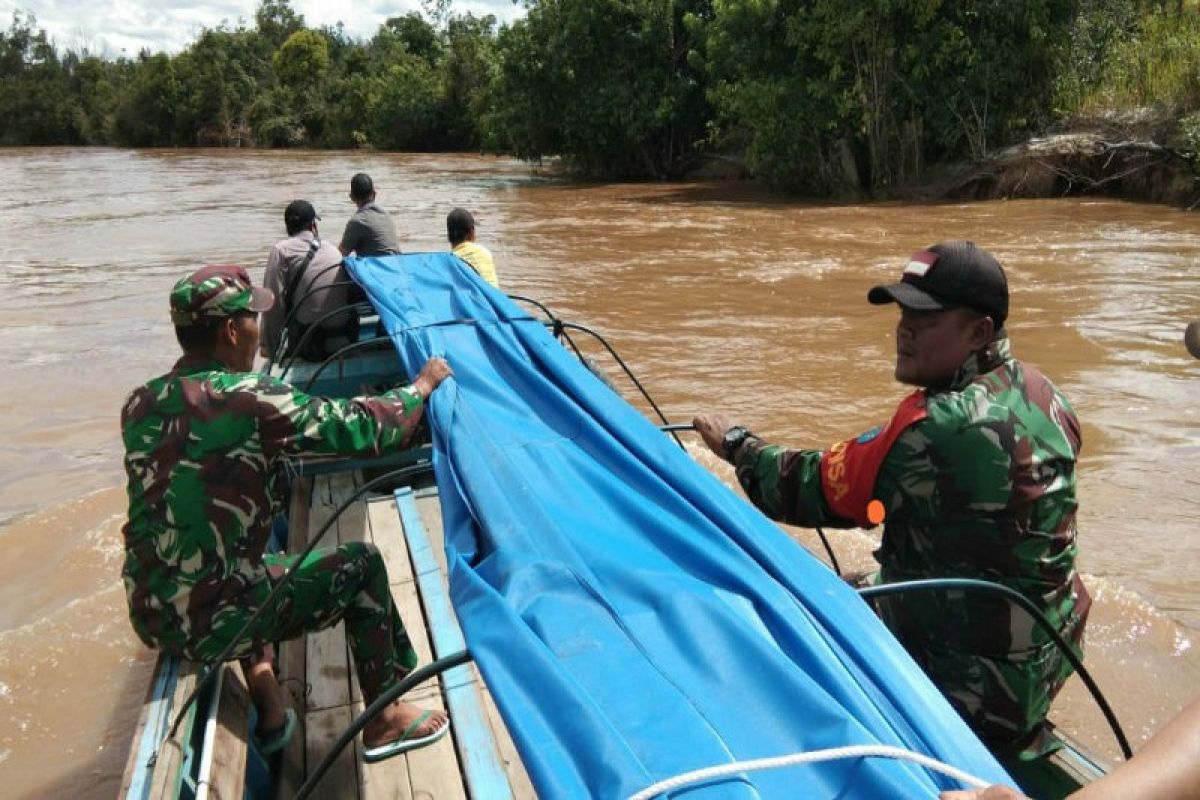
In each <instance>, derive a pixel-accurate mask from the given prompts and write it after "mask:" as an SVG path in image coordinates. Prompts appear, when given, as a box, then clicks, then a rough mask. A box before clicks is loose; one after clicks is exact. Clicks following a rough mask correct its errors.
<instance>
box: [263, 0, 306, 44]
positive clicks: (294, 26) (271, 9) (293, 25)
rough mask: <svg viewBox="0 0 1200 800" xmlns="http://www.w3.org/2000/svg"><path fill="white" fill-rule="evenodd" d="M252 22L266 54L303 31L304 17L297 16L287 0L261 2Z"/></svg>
mask: <svg viewBox="0 0 1200 800" xmlns="http://www.w3.org/2000/svg"><path fill="white" fill-rule="evenodd" d="M254 22H255V26H256V28H257V30H258V34H259V36H260V37H261V39H262V43H263V46H264V47H265V48H266V52H268V53H270V52H274V51H275V50H277V49H278V48H279V47H280V46H281V45H282V44H283V43H284V42H286V41H287V39H288V37H289V36H291V35H293V34H295V33H297V32H298V31H302V30H304V15H303V14H297V13H296V12H295V10H293V9H292V6H291V4H290V3H289V2H288V0H262V1H261V2H260V3H259V4H258V10H257V11H255V12H254Z"/></svg>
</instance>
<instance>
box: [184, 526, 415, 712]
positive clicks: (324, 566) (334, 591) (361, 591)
mask: <svg viewBox="0 0 1200 800" xmlns="http://www.w3.org/2000/svg"><path fill="white" fill-rule="evenodd" d="M263 562H264V564H265V565H266V567H267V572H268V574H269V575H270V576H271V578H272V580H271V581H270V582H266V581H264V582H263V583H261V584H258V585H255V586H252V587H250V592H249V594H250V596H251V597H252V598H253V608H246V607H242V606H240V605H231V606H227V607H225V608H222V609H221V611H220V612H219V613H218V614H217V615H216V616H215V617H214V619H213V625H212V627H211V629H210V630H209V631H208V632H207V633H206V634H205V635H203V636H200V637H194V638H193V639H191V640H190V641H189V642H188V648H187V649H188V651H190V652H188V653H187V655H188V657H190V658H194V659H196V660H201V661H208V660H211V659H213V658H216V657H217V656H219V655H220V653H221V651H222V650H223V649H224V648H225V646H226V645H228V644H229V639H230V637H232V636H233V635H235V634H236V633H237V632H238V631H239V630H240V629H241V628H242V626H243V625H244V624H245V623H246V621H247V620H248V619H249V618H250V615H251V614H252V613H253V610H254V608H257V607H258V606H260V605H261V604H262V603H263V602H264V601H265V600H266V598H267V595H268V594H269V593H270V592H271V590H272V588H273V586H274V585H275V584H276V583H277V582H278V579H279V578H281V577H282V576H283V574H284V572H285V571H286V572H288V573H290V574H291V576H292V577H291V578H290V580H289V581H288V582H287V584H286V585H285V586H284V587H283V590H282V592H281V593H280V594H279V595H278V596H277V597H276V598H275V600H274V601H272V602H273V603H274V610H273V611H268V612H267V613H265V614H264V615H263V616H262V617H261V618H260V619H259V620H258V622H256V623H255V626H254V628H253V629H252V632H251V633H250V634H248V635H247V637H245V638H244V640H243V644H241V645H239V646H238V647H236V648H235V649H234V651H233V653H232V654H231V655H230V658H244V657H246V656H249V655H251V654H253V653H254V652H255V651H256V650H257V649H258V648H259V647H260V646H261V644H262V643H265V642H280V641H286V640H288V639H295V638H297V637H300V636H303V635H304V634H305V633H312V632H313V631H320V630H324V629H325V628H329V627H332V626H333V625H336V624H337V623H338V622H342V621H344V622H345V623H346V639H347V641H348V643H349V645H350V652H351V654H352V655H353V656H354V666H355V669H356V670H357V671H358V682H359V685H360V686H361V687H362V692H363V698H364V699H365V700H366V702H367V703H368V704H369V703H371V702H372V701H373V700H374V699H375V698H376V697H378V696H379V695H380V694H382V693H383V692H385V691H387V690H388V689H390V688H391V687H392V686H394V685H395V684H396V683H398V682H399V681H400V680H401V679H402V678H403V677H404V676H405V675H407V674H408V673H409V672H411V671H412V670H413V668H414V667H416V665H417V654H416V651H415V650H413V647H412V642H411V641H410V640H409V638H408V634H407V632H405V630H404V624H403V622H401V620H400V614H399V612H397V611H396V607H395V604H394V603H393V602H392V593H391V589H390V587H389V586H388V577H387V568H386V567H385V566H384V563H383V557H382V556H381V555H380V554H379V550H377V549H376V548H375V546H374V545H371V544H366V543H363V542H349V543H346V544H342V545H339V546H337V547H330V548H317V549H315V550H313V551H312V552H311V553H309V554H308V556H307V557H306V558H305V559H304V561H303V562H302V563H301V562H300V561H299V558H298V556H285V555H270V554H268V555H266V556H264V557H263Z"/></svg>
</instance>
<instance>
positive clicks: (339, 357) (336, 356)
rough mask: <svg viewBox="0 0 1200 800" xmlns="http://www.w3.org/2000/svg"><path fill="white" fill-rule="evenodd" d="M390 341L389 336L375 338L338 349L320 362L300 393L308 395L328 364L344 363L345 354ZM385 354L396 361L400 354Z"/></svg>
mask: <svg viewBox="0 0 1200 800" xmlns="http://www.w3.org/2000/svg"><path fill="white" fill-rule="evenodd" d="M390 340H391V337H389V336H376V337H374V338H371V339H360V340H359V341H357V342H351V343H350V344H348V345H345V346H343V347H339V348H338V349H337V350H335V351H334V352H333V353H331V354H330V355H328V356H327V357H326V358H325V360H324V361H322V362H321V366H319V367H317V368H316V370H315V371H314V372H313V374H312V375H310V376H309V378H308V380H307V381H305V382H304V386H303V387H301V389H300V391H302V392H304V393H305V394H308V391H309V390H310V389H312V386H313V384H314V383H316V382H317V378H319V377H321V374H322V373H323V372H325V368H326V367H328V366H329V365H330V364H332V363H333V362H335V361H344V360H345V356H346V354H348V353H350V352H351V351H353V350H358V349H361V348H365V347H369V346H371V345H373V344H378V343H379V342H387V341H390ZM387 352H390V353H391V354H392V355H394V356H396V360H397V361H399V360H400V354H399V353H397V352H396V351H395V350H389V351H387Z"/></svg>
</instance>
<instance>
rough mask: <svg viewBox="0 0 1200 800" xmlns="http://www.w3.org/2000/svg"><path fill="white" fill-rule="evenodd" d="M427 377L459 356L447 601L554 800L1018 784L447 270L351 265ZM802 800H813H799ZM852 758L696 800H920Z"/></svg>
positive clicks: (840, 602)
mask: <svg viewBox="0 0 1200 800" xmlns="http://www.w3.org/2000/svg"><path fill="white" fill-rule="evenodd" d="M349 263H350V266H351V271H352V272H353V274H354V276H355V279H356V280H357V281H358V282H359V283H360V284H362V285H363V286H364V287H365V288H366V290H367V293H368V295H369V296H370V298H371V301H372V303H374V305H375V307H376V308H377V309H378V310H379V313H380V317H381V319H382V320H383V322H384V325H385V326H386V328H387V330H388V332H389V333H390V334H391V336H392V338H393V341H394V342H395V345H396V347H397V349H398V351H399V352H400V354H401V359H402V360H403V362H404V364H405V366H406V368H407V369H408V370H409V371H410V373H412V374H415V372H416V370H418V369H419V368H420V366H421V365H422V364H423V363H424V362H425V360H426V359H427V358H428V357H430V356H433V355H442V356H445V357H446V358H447V359H448V360H449V362H450V364H451V366H452V367H453V369H454V371H455V377H454V379H452V380H450V381H447V382H446V384H444V386H443V387H442V388H441V389H439V390H438V391H437V392H435V393H434V395H433V397H432V398H431V402H430V406H429V409H428V412H427V413H428V414H429V417H430V421H431V425H432V427H433V430H434V467H435V470H436V477H437V482H438V488H439V493H440V498H441V503H442V511H443V522H444V525H445V541H446V556H447V563H448V564H449V572H450V576H449V577H450V592H451V597H452V600H453V603H454V607H455V611H456V613H457V614H458V618H459V621H460V624H461V626H462V629H463V633H464V635H465V637H466V640H467V643H468V646H469V647H470V648H471V651H472V653H473V654H474V656H475V659H476V662H477V663H478V665H479V668H480V669H481V670H482V672H483V674H484V677H485V679H486V680H487V683H488V685H489V687H490V689H491V692H492V694H493V697H494V698H495V700H496V702H497V705H498V706H499V708H500V711H501V713H502V714H503V716H504V718H505V720H506V722H507V723H508V726H509V729H510V731H511V733H512V735H513V739H514V741H515V742H516V744H517V747H518V749H519V750H520V752H521V757H522V759H523V760H524V762H525V766H526V768H527V770H528V771H529V774H530V777H531V779H532V780H533V782H534V785H535V787H536V789H537V791H538V793H539V795H540V796H541V797H544V798H575V797H580V798H583V797H600V798H618V797H627V796H629V795H631V794H633V793H635V792H637V791H639V790H641V789H643V788H645V787H646V786H648V785H650V784H652V783H654V782H656V781H659V780H662V779H664V778H668V777H672V776H674V775H676V774H678V773H681V772H686V771H689V770H693V769H698V768H703V767H708V766H713V765H717V764H724V763H729V762H731V761H735V760H746V759H757V758H767V757H773V756H781V755H787V754H790V753H794V752H798V751H808V750H817V749H824V748H830V747H841V746H846V745H854V744H886V745H893V746H898V747H904V748H907V749H910V750H914V751H917V752H919V753H923V754H925V755H929V756H932V757H934V758H937V759H939V760H942V761H945V762H947V763H949V764H951V765H953V766H956V767H958V768H960V769H963V770H965V771H967V772H969V773H971V774H974V775H976V776H978V777H980V778H983V779H984V780H988V781H994V782H1011V781H1010V780H1009V779H1008V777H1007V776H1006V775H1005V773H1004V772H1003V770H1002V769H1001V768H1000V767H999V765H997V763H996V762H995V761H994V759H993V758H992V757H991V756H990V755H989V754H988V752H987V751H986V750H985V749H984V748H983V746H982V745H981V744H980V743H979V741H978V740H977V739H976V738H975V736H974V735H973V734H972V733H971V732H970V731H969V730H968V729H967V727H966V726H965V725H964V724H963V723H962V721H961V720H960V719H959V718H958V716H957V715H956V714H955V713H954V712H953V711H952V710H951V708H950V707H949V705H947V703H946V702H945V700H944V699H943V698H942V697H941V696H940V695H939V694H938V692H937V690H936V689H935V688H934V687H933V686H932V685H931V684H930V683H929V681H928V680H927V679H926V678H925V676H924V675H923V674H922V673H921V672H920V670H919V669H918V668H917V667H916V665H915V664H914V663H913V662H912V661H911V660H910V659H909V658H908V656H907V654H906V653H905V652H904V651H903V649H902V648H901V647H900V646H899V645H898V644H897V643H896V642H895V640H894V639H893V638H892V637H891V635H890V634H889V633H888V632H887V630H886V629H885V628H884V627H883V625H882V624H881V623H880V622H879V621H878V619H877V618H876V617H875V616H874V615H873V614H872V613H871V611H870V609H869V608H868V607H867V606H866V604H865V603H863V602H862V601H861V600H860V599H859V598H858V596H857V595H856V594H855V593H854V592H853V591H852V590H851V589H850V588H849V587H847V586H846V585H845V584H844V583H843V582H842V581H841V580H840V579H839V578H837V577H836V576H835V575H834V574H833V573H831V572H830V571H829V570H828V569H827V568H826V567H825V566H824V565H822V564H821V563H820V562H819V561H817V560H816V559H815V558H813V557H812V556H810V555H809V554H808V553H807V552H806V551H805V550H804V549H803V548H801V547H800V546H798V545H797V544H796V543H795V542H793V541H792V540H791V539H789V538H788V536H787V535H786V534H785V533H784V532H782V531H781V530H780V529H779V528H778V527H777V526H776V525H774V524H773V523H772V522H770V521H769V520H767V519H766V518H765V517H763V516H762V515H761V514H760V513H759V512H758V511H756V510H755V509H754V508H752V507H751V506H750V505H749V504H748V503H747V502H746V501H745V499H744V498H742V497H740V496H738V495H737V494H736V493H735V492H733V491H731V490H730V489H729V488H728V487H726V486H725V485H724V484H722V483H721V482H720V481H718V480H717V479H716V478H715V477H714V476H712V475H711V474H710V473H709V472H707V471H706V470H705V469H704V468H703V467H701V466H700V465H698V464H697V463H696V462H695V461H693V460H692V458H691V457H689V456H688V455H687V454H686V453H685V452H684V451H683V450H681V449H680V448H679V447H678V445H676V444H675V442H674V441H673V440H672V439H671V438H670V437H668V436H666V435H663V434H662V433H660V432H659V431H658V430H657V429H656V427H655V426H654V425H652V424H651V423H650V422H649V421H648V420H647V419H645V418H644V417H643V416H642V415H641V414H640V413H639V412H638V411H637V410H636V409H634V408H633V407H632V406H630V405H629V404H628V403H627V402H626V401H624V400H623V399H622V398H620V397H619V396H617V395H616V394H615V393H614V392H612V391H611V390H610V389H609V388H608V387H606V386H604V384H603V383H601V382H600V381H599V380H598V379H597V378H596V377H595V376H594V375H593V374H592V373H590V372H589V371H588V370H587V369H585V368H584V367H583V366H582V365H581V364H580V363H579V361H578V360H577V359H576V358H575V357H574V356H573V355H571V354H570V353H568V352H567V351H566V350H564V349H563V347H562V346H561V345H560V344H559V343H558V342H557V341H555V340H554V338H553V337H552V336H551V335H550V333H549V332H548V331H547V330H546V328H545V326H544V325H543V324H542V322H541V321H540V320H539V319H537V318H534V317H533V316H531V314H530V312H529V311H528V310H526V309H524V308H522V307H519V306H517V305H516V304H514V303H513V302H512V301H510V300H509V299H508V298H507V297H506V296H505V295H504V294H503V293H502V292H500V291H497V290H496V289H494V288H492V287H490V286H488V285H487V284H486V283H484V282H483V281H482V280H480V279H479V278H478V276H476V275H475V274H474V273H473V272H472V271H471V270H470V268H469V267H467V266H466V265H465V264H464V263H463V262H461V261H460V260H459V259H457V258H456V257H454V256H452V255H450V254H448V253H437V254H417V255H405V256H391V257H386V258H359V259H349ZM801 787H803V788H801ZM942 788H955V785H954V783H953V782H951V781H949V780H948V779H945V778H942V777H940V776H937V775H936V774H934V773H930V772H928V771H926V770H925V769H923V768H921V767H918V766H915V765H913V764H910V763H905V762H899V761H892V760H883V759H861V760H855V761H842V762H836V763H831V764H823V765H813V766H804V767H789V768H785V769H780V770H772V771H766V772H756V773H750V774H746V775H743V776H740V777H737V778H730V779H725V780H723V781H720V782H716V783H712V784H708V785H705V786H701V787H695V788H691V789H687V790H682V791H680V792H677V793H676V794H675V795H674V796H677V797H682V796H687V797H689V798H758V797H761V798H793V797H798V796H805V797H863V798H883V797H923V798H929V797H933V796H935V795H936V793H937V791H938V790H939V789H942Z"/></svg>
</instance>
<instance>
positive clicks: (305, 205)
mask: <svg viewBox="0 0 1200 800" xmlns="http://www.w3.org/2000/svg"><path fill="white" fill-rule="evenodd" d="M314 219H320V217H319V216H318V215H317V210H316V209H315V208H313V206H312V203H310V202H308V201H307V200H293V201H292V202H290V203H288V207H287V208H285V209H284V211H283V224H284V225H286V226H287V229H288V230H289V231H291V230H300V229H303V228H306V227H308V224H309V223H310V222H312V221H313V220H314Z"/></svg>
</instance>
